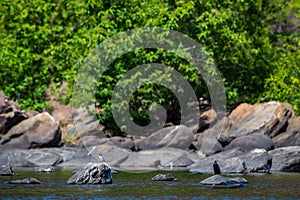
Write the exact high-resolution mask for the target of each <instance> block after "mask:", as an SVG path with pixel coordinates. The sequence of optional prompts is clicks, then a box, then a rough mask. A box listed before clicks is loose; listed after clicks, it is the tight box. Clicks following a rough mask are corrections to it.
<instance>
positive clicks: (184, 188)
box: [0, 169, 300, 199]
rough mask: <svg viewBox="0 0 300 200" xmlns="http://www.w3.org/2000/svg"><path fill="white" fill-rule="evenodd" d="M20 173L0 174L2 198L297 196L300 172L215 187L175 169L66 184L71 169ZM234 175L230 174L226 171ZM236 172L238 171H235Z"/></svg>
mask: <svg viewBox="0 0 300 200" xmlns="http://www.w3.org/2000/svg"><path fill="white" fill-rule="evenodd" d="M15 172H17V173H19V174H20V176H14V177H0V197H1V199H208V198H209V199H298V198H299V197H300V174H299V173H295V174H291V173H289V174H286V173H278V174H251V175H244V176H243V177H244V178H246V179H247V180H248V181H249V185H248V186H246V187H244V188H240V189H212V188H206V187H203V186H199V185H198V183H199V182H200V181H201V180H203V179H205V178H207V177H209V176H210V175H209V174H190V173H188V172H168V173H172V174H173V175H174V176H175V178H177V179H179V181H176V182H154V181H151V178H152V177H153V176H155V175H156V174H158V173H167V172H145V173H128V172H119V173H118V174H114V175H113V181H114V183H113V184H111V185H67V184H65V182H66V181H67V180H68V178H69V177H71V176H72V170H59V169H57V170H54V171H53V172H52V173H49V174H47V173H35V172H34V170H33V169H27V170H24V169H22V170H15ZM227 176H231V175H227ZM233 176H236V175H233ZM27 177H32V178H37V179H39V180H41V181H42V182H43V183H42V184H41V185H11V184H8V183H7V182H8V181H11V180H15V179H23V178H27Z"/></svg>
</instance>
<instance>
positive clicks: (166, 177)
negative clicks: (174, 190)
mask: <svg viewBox="0 0 300 200" xmlns="http://www.w3.org/2000/svg"><path fill="white" fill-rule="evenodd" d="M151 180H152V181H177V180H178V179H175V177H174V176H173V175H172V174H157V175H155V176H154V177H153V178H152V179H151Z"/></svg>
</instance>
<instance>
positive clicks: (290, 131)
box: [272, 117, 300, 148]
mask: <svg viewBox="0 0 300 200" xmlns="http://www.w3.org/2000/svg"><path fill="white" fill-rule="evenodd" d="M272 140H273V142H274V144H275V147H276V148H279V147H287V146H300V117H292V118H291V119H290V120H289V124H288V126H287V128H286V131H285V132H284V133H281V134H279V135H277V136H276V137H274V138H272Z"/></svg>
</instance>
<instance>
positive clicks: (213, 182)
mask: <svg viewBox="0 0 300 200" xmlns="http://www.w3.org/2000/svg"><path fill="white" fill-rule="evenodd" d="M199 184H200V185H204V186H212V187H216V188H237V187H244V186H246V185H248V184H249V183H248V181H247V180H246V179H244V178H242V177H235V178H227V177H223V176H221V175H214V176H211V177H209V178H207V179H204V180H203V181H201V182H200V183H199Z"/></svg>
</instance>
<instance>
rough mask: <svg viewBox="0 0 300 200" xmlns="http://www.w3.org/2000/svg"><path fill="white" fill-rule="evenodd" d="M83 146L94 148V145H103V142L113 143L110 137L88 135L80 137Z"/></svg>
mask: <svg viewBox="0 0 300 200" xmlns="http://www.w3.org/2000/svg"><path fill="white" fill-rule="evenodd" d="M79 144H81V145H82V146H83V147H85V148H92V147H93V146H98V145H103V144H113V143H112V142H111V141H109V139H108V138H102V137H99V136H96V135H87V136H83V137H80V142H79Z"/></svg>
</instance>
